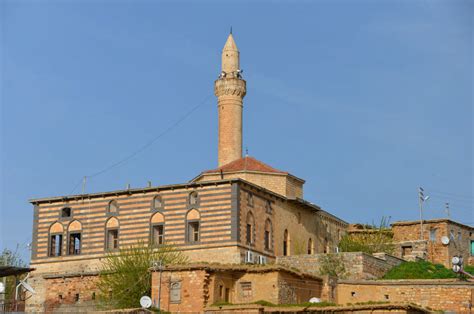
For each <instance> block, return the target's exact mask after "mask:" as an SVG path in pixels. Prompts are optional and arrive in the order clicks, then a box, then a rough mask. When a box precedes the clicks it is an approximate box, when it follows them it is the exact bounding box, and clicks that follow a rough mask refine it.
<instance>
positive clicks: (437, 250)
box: [392, 219, 474, 268]
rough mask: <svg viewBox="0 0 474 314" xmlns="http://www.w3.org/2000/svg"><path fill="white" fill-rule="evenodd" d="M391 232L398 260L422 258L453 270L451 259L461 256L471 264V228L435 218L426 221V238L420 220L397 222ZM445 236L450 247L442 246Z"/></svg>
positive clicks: (473, 236) (424, 223) (472, 235)
mask: <svg viewBox="0 0 474 314" xmlns="http://www.w3.org/2000/svg"><path fill="white" fill-rule="evenodd" d="M392 231H393V241H394V242H395V243H396V253H395V254H396V255H397V256H398V257H402V258H406V259H408V260H414V259H415V258H416V257H420V258H424V259H427V260H429V261H430V262H432V263H435V264H442V265H444V266H446V267H447V268H450V267H451V258H452V257H453V256H455V255H456V256H459V255H460V256H463V257H464V260H465V263H469V257H470V255H471V254H470V250H471V241H473V240H474V234H473V231H474V228H472V227H469V226H467V225H463V224H460V223H457V222H454V221H452V220H448V219H433V220H425V221H423V239H421V235H420V222H419V221H407V222H396V223H394V224H392ZM443 236H445V237H447V238H448V239H449V244H447V245H445V244H443V243H441V238H442V237H443ZM410 251H411V253H410ZM407 252H408V253H410V254H406V253H407ZM404 255H406V256H404Z"/></svg>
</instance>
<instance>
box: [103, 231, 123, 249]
mask: <svg viewBox="0 0 474 314" xmlns="http://www.w3.org/2000/svg"><path fill="white" fill-rule="evenodd" d="M119 230H120V229H119V228H118V227H114V228H105V250H106V251H117V250H118V249H120V231H119ZM113 231H116V232H117V239H116V242H117V247H112V248H110V247H109V243H110V239H109V234H110V232H113ZM113 243H115V241H114V242H113ZM112 246H114V245H112Z"/></svg>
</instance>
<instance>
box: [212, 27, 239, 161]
mask: <svg viewBox="0 0 474 314" xmlns="http://www.w3.org/2000/svg"><path fill="white" fill-rule="evenodd" d="M246 92H247V90H246V83H245V81H244V80H243V79H242V71H241V70H240V61H239V50H238V49H237V45H236V44H235V41H234V37H233V36H232V32H231V33H230V34H229V37H228V38H227V41H226V43H225V45H224V49H223V50H222V72H221V74H220V75H219V78H218V79H217V80H216V81H215V83H214V94H215V95H216V97H217V109H218V115H219V145H218V146H219V147H218V160H219V167H220V166H223V165H225V164H228V163H229V162H231V161H234V160H236V159H239V158H241V157H242V109H243V99H244V96H245V94H246Z"/></svg>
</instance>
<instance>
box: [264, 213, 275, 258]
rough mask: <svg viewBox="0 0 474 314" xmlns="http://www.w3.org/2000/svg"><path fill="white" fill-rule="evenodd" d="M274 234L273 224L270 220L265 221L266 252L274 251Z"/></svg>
mask: <svg viewBox="0 0 474 314" xmlns="http://www.w3.org/2000/svg"><path fill="white" fill-rule="evenodd" d="M272 237H273V232H272V222H271V221H270V219H267V220H266V221H265V235H264V241H265V250H267V251H270V250H271V249H272V242H273V238H272Z"/></svg>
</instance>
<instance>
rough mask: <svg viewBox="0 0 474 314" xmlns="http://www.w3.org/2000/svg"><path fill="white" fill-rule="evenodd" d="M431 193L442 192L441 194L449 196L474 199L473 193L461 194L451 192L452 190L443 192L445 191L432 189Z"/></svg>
mask: <svg viewBox="0 0 474 314" xmlns="http://www.w3.org/2000/svg"><path fill="white" fill-rule="evenodd" d="M430 193H431V194H440V195H447V196H449V197H453V198H463V199H471V200H472V199H474V197H473V196H472V195H470V196H469V195H461V194H454V193H450V192H443V191H438V190H432V189H430Z"/></svg>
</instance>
